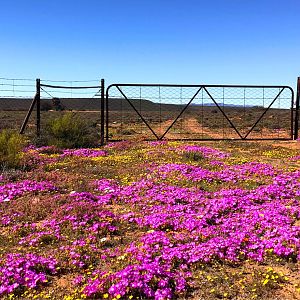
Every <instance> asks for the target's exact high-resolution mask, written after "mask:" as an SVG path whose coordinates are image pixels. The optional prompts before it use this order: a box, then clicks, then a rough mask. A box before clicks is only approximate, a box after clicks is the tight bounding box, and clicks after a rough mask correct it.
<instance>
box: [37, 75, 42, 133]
mask: <svg viewBox="0 0 300 300" xmlns="http://www.w3.org/2000/svg"><path fill="white" fill-rule="evenodd" d="M40 133H41V80H40V79H37V80H36V135H37V136H40Z"/></svg>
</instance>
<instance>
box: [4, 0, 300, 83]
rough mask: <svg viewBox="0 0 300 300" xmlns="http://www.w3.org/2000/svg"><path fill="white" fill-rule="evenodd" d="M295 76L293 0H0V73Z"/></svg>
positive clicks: (156, 78)
mask: <svg viewBox="0 0 300 300" xmlns="http://www.w3.org/2000/svg"><path fill="white" fill-rule="evenodd" d="M297 76H300V1H299V0H285V1H276V0H273V1H269V0H223V1H221V0H217V1H215V0H209V1H201V0H198V1H196V0H185V1H178V0H172V1H169V0H165V1H164V0H161V1H158V0H151V1H148V0H145V1H143V0H140V1H131V0H129V1H126V0H123V1H121V0H120V1H113V0H112V1H109V0H107V1H101V0H98V1H97V0H84V1H83V0H82V1H76V0H73V1H69V0H60V1H57V0H49V1H45V0H42V1H38V0H36V1H33V0H26V1H25V0H19V1H15V0H2V1H1V7H0V77H14V78H22V77H25V78H36V77H40V78H45V79H53V80H87V79H98V78H102V77H103V78H105V79H106V81H107V83H114V82H128V83H129V82H142V83H186V84H189V83H190V84H200V83H207V84H281V85H291V86H293V87H295V83H296V78H297Z"/></svg>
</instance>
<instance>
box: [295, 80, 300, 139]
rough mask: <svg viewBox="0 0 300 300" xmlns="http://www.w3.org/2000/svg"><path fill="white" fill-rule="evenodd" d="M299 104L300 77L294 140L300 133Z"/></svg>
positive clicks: (299, 91) (298, 91)
mask: <svg viewBox="0 0 300 300" xmlns="http://www.w3.org/2000/svg"><path fill="white" fill-rule="evenodd" d="M299 102H300V77H298V80H297V95H296V115H295V133H294V140H297V139H298V131H299Z"/></svg>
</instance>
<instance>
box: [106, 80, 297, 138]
mask: <svg viewBox="0 0 300 300" xmlns="http://www.w3.org/2000/svg"><path fill="white" fill-rule="evenodd" d="M105 132H106V140H107V141H114V140H125V139H137V138H138V139H145V140H153V139H156V140H160V139H170V140H173V139H174V140H177V139H179V140H181V139H184V140H223V139H248V140H251V139H258V140H263V139H275V140H276V139H278V140H289V139H293V137H294V92H293V90H292V88H290V87H288V86H240V85H235V86H234V85H157V84H113V85H110V86H109V87H108V88H107V90H106V130H105Z"/></svg>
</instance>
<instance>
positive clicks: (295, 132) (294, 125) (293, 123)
mask: <svg viewBox="0 0 300 300" xmlns="http://www.w3.org/2000/svg"><path fill="white" fill-rule="evenodd" d="M125 86H126V87H130V86H131V87H184V88H185V87H186V88H188V87H193V88H199V89H198V91H197V92H196V94H195V95H194V96H193V97H192V98H191V100H190V101H189V102H188V103H187V104H186V105H185V106H184V108H183V110H182V111H181V112H180V114H179V115H178V116H177V117H176V118H175V120H174V121H173V122H172V124H171V125H170V126H169V128H168V129H167V130H166V132H165V133H164V134H163V135H162V136H161V137H158V136H157V135H156V134H155V133H154V132H153V130H152V128H151V126H150V125H149V124H148V123H147V121H146V120H145V119H144V118H143V116H142V115H141V114H140V113H139V112H138V111H137V109H136V108H135V107H134V105H133V104H132V103H131V101H130V100H129V99H128V98H127V97H126V95H125V94H124V93H123V92H122V91H121V89H120V87H125ZM112 87H116V88H117V89H118V90H119V92H120V93H121V95H122V96H123V97H124V99H122V100H125V101H127V102H128V103H129V105H130V106H131V107H132V108H133V110H134V111H135V112H136V113H137V114H138V116H139V117H140V118H141V119H142V121H143V122H144V123H145V125H146V126H147V127H148V128H149V129H150V131H151V132H152V133H153V135H154V136H155V137H156V140H158V141H161V140H162V139H163V138H164V137H165V135H166V134H167V133H168V131H169V130H170V129H171V128H172V126H173V125H174V124H175V123H176V121H177V120H178V118H179V117H180V116H181V115H182V114H183V113H184V111H185V110H186V109H187V108H188V107H189V105H190V104H191V103H192V101H193V99H194V98H195V97H196V96H197V94H198V93H199V91H200V90H201V89H204V90H205V91H206V93H207V94H208V96H209V97H210V98H211V100H212V101H213V102H214V104H215V105H216V107H217V108H218V109H219V110H220V111H221V113H222V114H223V116H224V117H225V118H226V119H227V121H228V122H229V123H230V125H231V126H232V128H233V129H234V130H235V131H236V133H237V134H238V135H239V137H240V138H228V139H226V138H203V139H180V138H178V139H172V140H173V141H176V140H178V141H179V140H184V141H218V140H219V141H220V140H223V141H225V140H231V141H234V140H235V141H241V140H242V141H245V140H247V141H251V140H252V141H263V140H277V141H279V140H283V141H289V140H296V139H297V138H298V131H299V126H298V120H299V103H300V77H298V89H297V97H296V103H295V102H294V99H295V95H294V90H293V89H292V88H291V87H290V86H285V85H284V86H279V85H230V84H226V85H217V84H207V85H203V84H201V85H194V84H158V83H157V84H154V83H150V84H145V83H141V84H139V83H127V84H126V83H114V84H110V85H109V86H108V87H107V88H106V95H105V142H106V143H108V142H109V141H112V142H113V141H120V140H110V139H109V90H110V88H112ZM218 87H219V88H262V89H263V88H278V89H281V90H280V91H279V93H278V94H277V96H276V97H275V98H274V99H273V101H272V102H271V103H270V105H269V106H268V107H267V108H266V109H265V110H264V112H263V114H262V115H261V116H260V117H259V119H258V120H257V121H256V122H255V124H254V125H253V126H252V127H251V129H250V130H249V132H248V133H247V134H246V135H245V136H244V137H243V136H241V134H240V133H239V132H238V130H237V129H236V127H235V126H234V124H233V123H232V122H231V120H230V119H229V118H228V117H227V115H226V114H225V112H224V111H223V110H222V108H221V107H220V106H219V105H218V103H217V102H216V101H215V100H214V98H213V97H212V96H211V95H210V93H209V92H208V91H207V89H206V88H218ZM285 89H288V90H290V91H291V107H290V108H289V109H290V111H291V132H290V138H276V139H275V138H247V136H248V135H249V134H250V133H251V132H252V130H253V129H254V128H255V127H256V125H257V124H258V123H259V122H260V120H261V119H262V118H263V116H264V115H265V114H266V112H267V111H268V110H269V109H270V108H271V106H272V105H273V103H274V102H275V101H276V100H277V98H278V97H279V96H280V94H281V93H282V92H283V91H284V90H285ZM294 106H296V107H294ZM294 111H295V120H294ZM147 140H149V139H146V141H147ZM152 140H153V139H150V141H152Z"/></svg>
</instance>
